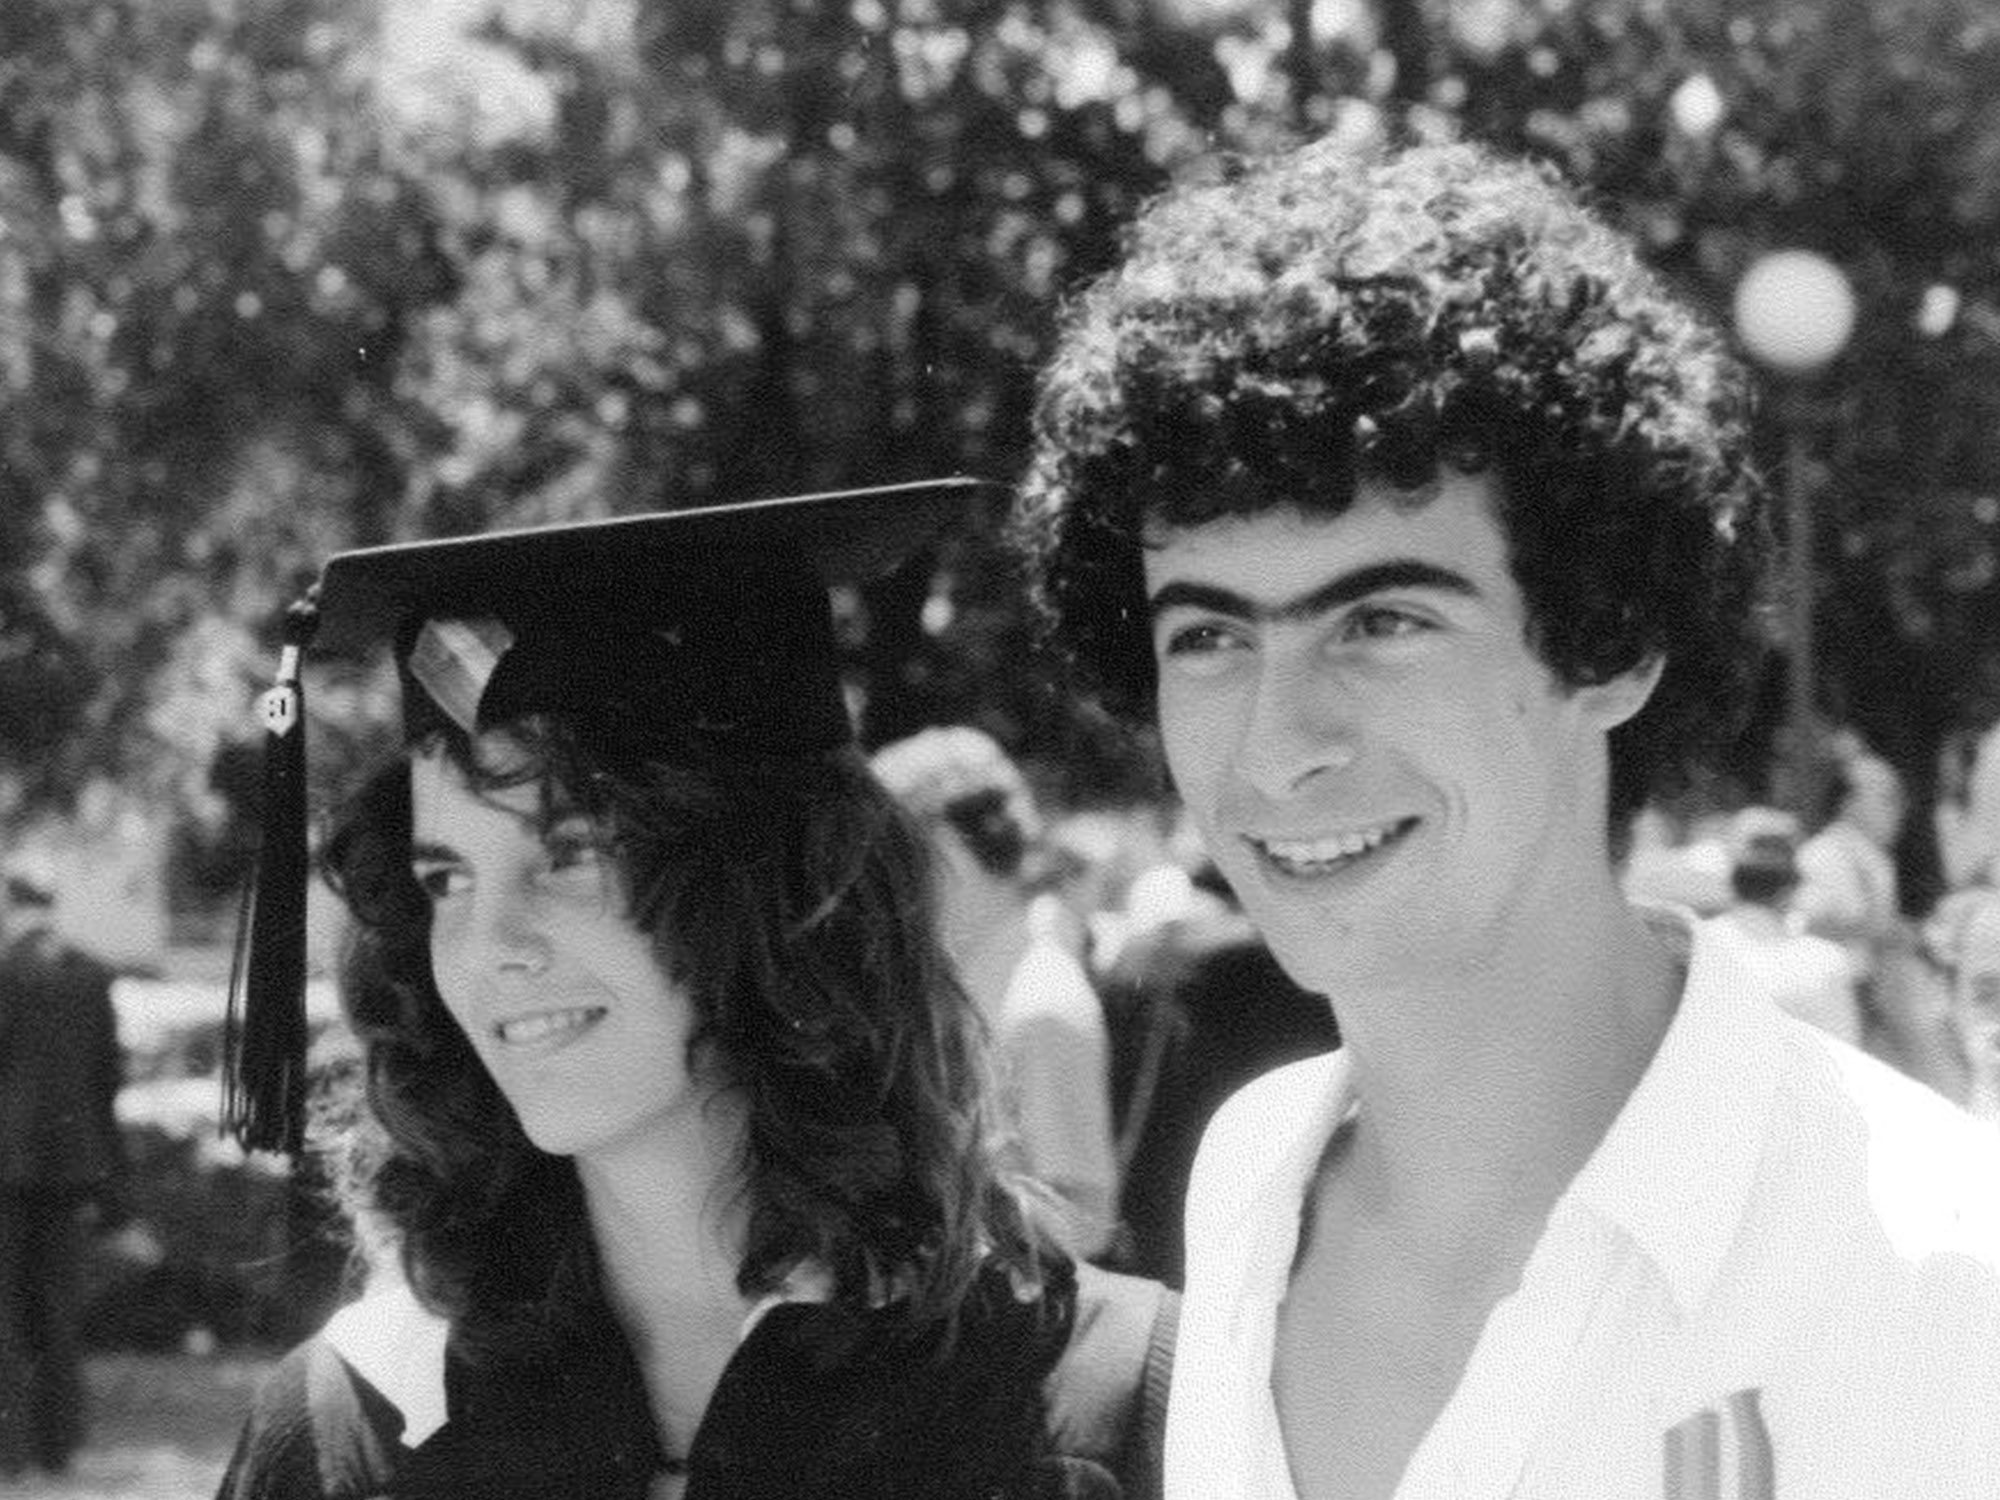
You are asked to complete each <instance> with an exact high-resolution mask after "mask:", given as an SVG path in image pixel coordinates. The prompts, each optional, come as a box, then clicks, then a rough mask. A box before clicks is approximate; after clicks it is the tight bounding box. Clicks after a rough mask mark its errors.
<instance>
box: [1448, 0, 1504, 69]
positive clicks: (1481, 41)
mask: <svg viewBox="0 0 2000 1500" xmlns="http://www.w3.org/2000/svg"><path fill="white" fill-rule="evenodd" d="M1514 11H1515V7H1514V5H1513V4H1512V3H1511V0H1457V3H1456V4H1454V5H1453V6H1452V8H1451V29H1452V30H1453V31H1454V32H1455V33H1457V36H1458V40H1459V42H1460V44H1461V45H1463V46H1464V48H1465V49H1466V51H1468V52H1470V53H1472V54H1473V55H1474V56H1475V57H1494V56H1497V55H1498V53H1499V51H1500V49H1501V48H1502V47H1505V46H1506V45H1507V42H1508V40H1509V39H1510V38H1511V37H1512V35H1513V32H1514Z"/></svg>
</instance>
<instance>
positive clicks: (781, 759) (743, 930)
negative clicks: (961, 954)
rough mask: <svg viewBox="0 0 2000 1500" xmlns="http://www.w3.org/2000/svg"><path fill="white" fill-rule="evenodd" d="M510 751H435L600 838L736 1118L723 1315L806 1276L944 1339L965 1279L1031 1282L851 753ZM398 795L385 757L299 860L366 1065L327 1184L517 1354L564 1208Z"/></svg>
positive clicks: (879, 804) (899, 839) (1027, 1250)
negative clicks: (444, 973)
mask: <svg viewBox="0 0 2000 1500" xmlns="http://www.w3.org/2000/svg"><path fill="white" fill-rule="evenodd" d="M507 733H508V735H509V737H510V738H511V739H513V740H515V741H517V742H518V743H519V744H520V745H521V746H522V747H523V748H525V750H526V751H527V752H528V753H527V756H526V763H527V768H526V769H525V770H524V769H521V765H522V761H521V758H520V757H514V756H510V757H508V758H507V763H506V764H507V768H508V769H507V770H506V771H505V772H504V773H503V772H501V771H498V770H496V769H495V768H494V767H493V766H492V765H491V764H489V763H488V761H487V760H485V759H482V757H481V756H479V755H478V754H477V753H476V752H475V748H474V745H473V743H472V742H471V741H469V740H468V739H467V738H466V737H465V736H462V735H459V734H457V733H456V732H455V731H454V732H450V733H447V734H446V735H443V736H440V737H439V738H438V739H437V740H436V741H433V742H432V745H435V746H438V747H441V748H442V750H443V753H445V754H446V755H448V756H449V757H450V758H451V760H452V761H453V762H454V763H455V764H456V765H457V766H458V767H459V768H460V769H461V770H463V771H464V772H465V774H466V775H467V777H468V778H469V781H470V784H472V785H473V786H475V787H483V788H488V789H492V788H495V787H497V786H500V785H503V784H519V783H520V782H522V781H523V780H528V781H534V782H538V783H539V785H540V788H541V793H542V803H543V807H544V810H545V815H546V816H548V817H549V818H551V819H553V818H555V817H558V816H568V815H572V814H573V813H575V812H577V811H583V812H585V813H587V814H588V815H589V816H591V817H592V818H593V819H594V820H595V821H596V822H597V823H598V826H599V827H600V828H601V829H603V830H604V831H605V832H606V833H607V835H608V836H609V838H610V840H611V842H612V847H613V849H614V851H615V858H616V862H617V864H618V866H619V868H620V870H621V871H622V874H623V876H624V879H625V884H626V889H627V893H628V897H629V902H630V907H629V911H630V917H631V920H632V921H633V922H634V923H635V924H636V925H637V926H638V927H640V928H641V929H642V930H643V931H645V932H647V933H649V934H651V936H652V938H653V941H654V943H655V945H656V949H657V952H658V954H659V957H660V960H661V963H662V965H663V966H664V968H665V970H666V972H668V973H669V974H671V975H672V976H674V978H675V979H676V981H677V982H679V983H680V984H682V985H683V986H685V988H686V990H687V992H688V994H689V995H690V997H691V999H692V1003H693V1005H694V1008H695V1012H696V1023H695V1034H694V1037H693V1039H692V1041H691V1042H690V1054H691V1056H690V1064H691V1066H692V1065H693V1064H694V1062H695V1057H694V1056H693V1054H697V1053H698V1054H700V1061H701V1064H702V1066H703V1067H704V1068H706V1069H708V1070H710V1076H714V1077H718V1078H719V1079H720V1080H721V1081H722V1085H723V1086H724V1087H727V1088H729V1089H732V1090H734V1091H735V1092H737V1093H738V1094H739V1095H740V1096H741V1098H742V1099H743V1101H744V1102H745V1104H746V1106H747V1108H746V1115H747V1121H748V1123H747V1130H746V1138H745V1145H744V1153H745V1158H746V1159H745V1160H744V1162H743V1170H742V1180H741V1188H742V1191H743V1193H744V1194H745V1195H746V1201H747V1210H748V1212H747V1223H748V1231H747V1236H746V1240H745V1244H744V1253H743V1258H742V1261H741V1264H740V1266H739V1269H738V1284H739V1286H740V1287H741V1288H742V1289H743V1290H744V1292H745V1293H747V1294H752V1295H755V1294H759V1293H762V1292H766V1291H770V1290H773V1289H775V1288H776V1287H777V1286H779V1285H780V1284H781V1283H782V1281H783V1280H784V1277H785V1275H786V1273H787V1272H788V1271H790V1270H791V1269H792V1268H793V1267H795V1266H797V1265H798V1264H799V1263H801V1262H802V1261H807V1260H811V1261H816V1262H818V1263H819V1264H821V1265H823V1266H825V1267H827V1268H829V1269H830V1270H831V1271H832V1273H833V1276H834V1281H835V1287H836V1291H835V1295H836V1297H838V1298H841V1299H848V1300H852V1301H855V1302H861V1303H865V1302H868V1301H870V1300H873V1299H875V1298H879V1296H880V1295H881V1292H882V1289H883V1288H884V1287H885V1286H887V1287H893V1288H895V1289H896V1291H897V1292H898V1299H897V1302H896V1306H897V1308H898V1309H899V1311H900V1313H901V1317H902V1321H903V1325H904V1326H905V1327H906V1328H907V1330H908V1331H909V1332H911V1333H912V1334H913V1335H914V1334H916V1333H917V1332H919V1331H923V1330H942V1331H943V1332H944V1333H945V1335H946V1338H947V1340H948V1338H949V1335H950V1332H951V1331H952V1329H953V1327H954V1324H955V1318H954V1313H955V1310H956V1309H957V1308H958V1307H959V1306H960V1304H961V1302H962V1299H963V1298H964V1296H965V1295H966V1293H967V1292H968V1291H969V1289H970V1288H971V1286H972V1284H973V1281H974V1278H975V1276H976V1274H977V1272H978V1268H979V1267H980V1265H981V1264H982V1262H984V1261H986V1260H988V1259H990V1258H994V1257H997V1258H998V1259H999V1261H1000V1263H1001V1264H1003V1265H1006V1266H1008V1267H1009V1268H1010V1269H1013V1270H1016V1271H1017V1272H1019V1273H1022V1274H1024V1275H1026V1276H1028V1277H1030V1278H1033V1277H1035V1276H1036V1274H1037V1272H1038V1270H1039V1263H1040V1261H1041V1259H1042V1257H1043V1255H1044V1253H1045V1251H1044V1242H1043V1241H1042V1240H1041V1239H1040V1238H1039V1237H1038V1235H1037V1233H1036V1231H1035V1230H1034V1229H1033V1227H1032V1226H1031V1223H1030V1222H1029V1220H1028V1218H1027V1216H1026V1214H1025V1213H1024V1211H1023V1208H1022V1206H1021V1200H1020V1198H1019V1197H1018V1196H1017V1194H1016V1192H1015V1191H1014V1189H1013V1187H1012V1185H1010V1184H1009V1183H1008V1182H1007V1181H1006V1180H1005V1178H1004V1177H1003V1176H1002V1175H1001V1174H1000V1172H999V1171H998V1170H997V1169H996V1167H995V1165H994V1162H995V1160H996V1158H995V1156H994V1155H993V1153H992V1151H991V1150H990V1149H989V1147H990V1144H991V1142H990V1138H989V1131H991V1130H992V1129H993V1128H994V1127H993V1122H992V1117H991V1114H990V1106H989V1103H988V1099H989V1092H988V1088H987V1082H986V1078H985V1062H984V1057H985V1052H984V1048H983V1046H982V1043H981V1037H980V1033H979V1029H978V1027H979V1022H978V1018H977V1013H976V1011H975V1010H974V1009H973V1007H972V1005H971V1003H970V1001H969V1000H968V999H967V998H966V996H965V994H964V992H963V991H962V990H961V988H960V987H959V985H958V983H957V981H956V980H955V978H954V977H953V976H952V973H951V970H950V968H949V965H948V963H947V961H946V959H945V958H944V956H943V953H942V950H941V949H940V948H939V946H938V942H937V938H936V935H935V931H936V930H935V924H934V923H933V921H932V920H931V907H930V897H929V894H928V886H927V879H928V871H927V867H926V864H925V856H924V849H925V846H924V844H923V841H922V839H921V837H920V836H919V835H918V834H916V832H915V831H914V830H913V828H912V826H911V825H910V824H909V823H908V821H907V820H906V816H905V815H904V814H903V813H902V812H901V811H900V809H899V808H898V807H897V806H896V805H895V804H894V802H893V801H892V799H891V798H890V797H889V796H888V794H887V793H886V792H885V791H884V790H883V789H882V788H881V786H880V785H879V784H878V783H877V782H876V781H875V780H874V778H873V777H872V776H871V775H870V774H869V772H868V770H867V767H866V764H865V763H864V761H863V760H862V758H861V756H860V755H859V753H858V752H856V751H854V750H852V749H842V750H838V751H833V752H827V753H823V754H810V755H767V754H759V753H755V752H748V751H745V750H743V749H742V748H741V747H736V746H723V745H719V744H716V743H714V742H712V741H704V740H703V739H702V738H701V737H699V736H697V735H693V734H689V735H685V736H678V737H676V739H675V740H674V742H672V743H667V744H662V743H659V742H657V741H655V742H651V743H646V744H632V743H628V742H627V741H628V740H629V736H625V735H621V733H620V732H619V731H618V730H616V729H607V728H604V727H603V726H596V727H593V726H592V725H590V724H589V723H587V722H580V721H570V720H566V719H562V718H555V717H537V718H534V719H530V720H527V721H524V722H522V723H519V724H515V725H511V726H509V727H508V729H507ZM431 747H432V746H426V747H424V748H431ZM409 788H410V778H409V765H408V762H407V761H406V760H405V761H401V762H398V763H397V764H395V765H393V766H391V767H389V768H387V769H386V770H385V771H383V772H381V773H379V774H378V775H377V776H376V777H375V778H374V779H373V780H372V781H370V782H369V783H368V784H367V785H366V786H365V787H364V788H363V789H362V790H361V792H360V793H359V794H358V795H357V796H356V797H355V798H353V799H352V801H351V802H350V803H349V804H348V805H347V806H346V808H345V809H344V810H343V813H342V815H341V816H340V817H339V818H338V820H337V822H336V825H335V827H334V828H333V830H332V832H331V834H330V836H329V838H328V840H327V842H326V845H325V849H324V852H323V854H322V868H323V870H324V872H325V874H326V876H327V879H328V881H329V883H330V884H331V885H332V886H333V888H334V889H335V890H336V891H337V892H338V893H339V894H340V895H341V897H342V898H343V899H344V900H345V902H346V903H347V905H348V907H349V909H350V910H351V912H352V914H353V921H352V923H351V926H350V936H349V939H348V942H347V949H346V953H345V957H344V970H343V974H342V982H343V1003H344V1005H345V1008H346V1011H347V1014H348V1017H349V1019H350V1022H351V1023H352V1025H353V1027H354V1029H355V1031H356V1032H357V1034H358V1035H359V1037H360V1038H361V1040H362V1042H363V1046H364V1054H365V1078H366V1084H365V1088H366V1100H365V1105H366V1107H365V1109H363V1111H362V1118H361V1120H360V1121H359V1122H358V1125H357V1127H356V1128H355V1129H354V1130H353V1131H351V1132H347V1133H346V1142H345V1144H343V1145H342V1146H341V1147H340V1149H339V1150H338V1152H337V1158H338V1160H337V1169H338V1170H337V1174H336V1175H337V1177H338V1179H339V1182H340V1187H341V1191H342V1193H343V1196H344V1198H345V1199H346V1201H347V1204H348V1206H349V1208H350V1210H351V1211H352V1212H354V1213H355V1214H356V1215H357V1216H359V1217H360V1218H361V1219H362V1220H363V1221H364V1222H372V1223H373V1224H375V1225H377V1226H379V1227H380V1228H382V1229H386V1230H387V1231H388V1232H389V1235H388V1237H389V1238H390V1239H391V1240H392V1241H393V1242H394V1243H395V1245H396V1246H397V1247H398V1249H399V1253H400V1256H401V1260H402V1265H403V1269H404V1272H405V1274H406V1276H407V1278H408V1279H409V1281H410V1284H411V1285H412V1287H413V1288H414V1289H415V1290H416V1292H417V1293H418V1295H419V1296H420V1297H421V1298H423V1299H424V1301H425V1302H426V1303H427V1304H429V1305H430V1306H432V1307H433V1308H434V1309H435V1310H437V1311H439V1312H441V1313H444V1314H445V1315H447V1316H451V1317H454V1318H460V1319H464V1317H465V1315H466V1314H468V1313H477V1314H480V1317H479V1318H477V1319H474V1320H472V1321H474V1322H478V1323H483V1324H486V1325H488V1326H496V1327H497V1326H505V1327H506V1328H507V1329H508V1330H509V1332H508V1333H507V1335H506V1336H507V1337H508V1338H510V1339H515V1340H517V1341H518V1338H519V1336H520V1333H521V1330H522V1328H523V1327H524V1326H526V1327H534V1326H536V1325H537V1324H539V1323H546V1322H547V1320H549V1319H551V1318H553V1319H557V1320H559V1319H560V1317H561V1314H562V1312H563V1306H562V1303H563V1301H564V1297H563V1295H562V1294H559V1293H558V1292H557V1291H555V1290H554V1288H556V1287H557V1286H558V1285H559V1284H565V1285H566V1284H567V1278H566V1269H565V1268H566V1267H568V1266H570V1265H571V1264H573V1260H572V1257H573V1256H574V1254H575V1252H576V1250H577V1248H578V1246H579V1244H580V1243H581V1242H582V1241H583V1239H584V1235H583V1230H582V1225H583V1224H584V1222H585V1220H584V1213H583V1203H582V1196H581V1188H580V1185H579V1182H578V1179H577V1176H576V1173H575V1170H574V1167H573V1165H572V1164H571V1163H570V1162H569V1161H568V1160H567V1159H565V1158H558V1157H554V1156H549V1155H547V1154H545V1153H543V1152H541V1151H540V1150H538V1149H537V1148H536V1147H535V1146H533V1145H532V1144H531V1143H530V1142H529V1140H528V1138H527V1137H526V1135H525V1134H524V1133H523V1131H522V1129H521V1127H520V1124H519V1123H518V1121H517V1120H516V1118H515V1116H514V1113H513V1111H512V1109H511V1108H510V1106H509V1105H508V1104H507V1102H506V1100H505V1099H504V1098H503V1096H502V1095H501V1093H500V1091H499V1089H498V1088H497V1086H496V1085H495V1084H494V1082H493V1081H492V1079H491V1077H490V1076H489V1075H488V1074H487V1072H486V1069H485V1068H484V1066H483V1065H482V1064H481V1063H480V1061H479V1059H478V1057H477V1056H476V1054H475V1053H474V1051H473V1049H472V1047H471V1044H470V1043H469V1042H468V1041H467V1039H466V1038H465V1036H464V1034H463V1032H462V1031H461V1030H460V1028H459V1027H458V1025H457V1024H456V1023H455V1022H454V1021H453V1019H452V1017H451V1016H450V1014H449V1013H448V1012H447V1010H446V1009H445V1006H444V1002H443V1000H442V999H441V998H440V996H439V994H438V991H437V987H436V984H435V982H434V980H433V978H432V973H431V963H430V942H429V932H430V910H429V904H428V901H427V899H426V897H425V895H424V893H423V891H422V890H421V889H420V888H419V887H418V886H417V884H416V882H415V880H414V879H413V877H412V875H411V870H410V835H411V812H410V790H409ZM717 1070H719V1071H717Z"/></svg>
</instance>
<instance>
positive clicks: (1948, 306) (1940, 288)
mask: <svg viewBox="0 0 2000 1500" xmlns="http://www.w3.org/2000/svg"><path fill="white" fill-rule="evenodd" d="M1958 307H1959V295H1958V288H1957V287H1955V286H1948V285H1947V284H1946V283H1944V282H1942V281H1934V282H1932V283H1931V284H1930V285H1929V286H1927V287H1925V288H1924V300H1923V301H1922V302H1921V303H1919V304H1918V305H1917V332H1918V333H1921V334H1922V335H1923V336H1924V337H1925V338H1927V339H1941V338H1943V337H1944V336H1945V335H1946V334H1947V333H1950V332H1951V325H1952V324H1954V323H1956V322H1957V321H1958Z"/></svg>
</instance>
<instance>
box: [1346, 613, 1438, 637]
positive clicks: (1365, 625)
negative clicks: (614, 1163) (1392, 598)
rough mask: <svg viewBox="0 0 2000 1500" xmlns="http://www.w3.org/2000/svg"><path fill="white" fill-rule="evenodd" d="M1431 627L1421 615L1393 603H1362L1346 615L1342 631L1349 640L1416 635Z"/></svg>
mask: <svg viewBox="0 0 2000 1500" xmlns="http://www.w3.org/2000/svg"><path fill="white" fill-rule="evenodd" d="M1430 628H1431V624H1430V621H1429V620H1427V619H1425V618H1423V617H1422V616H1421V615H1416V614H1412V613H1411V612H1410V611H1409V610H1406V609H1397V608H1396V607H1394V606H1393V605H1387V604H1370V605H1363V606H1362V607H1361V608H1359V609H1357V610H1355V611H1354V612H1353V613H1352V614H1350V615H1349V616H1348V617H1347V623H1346V629H1345V631H1344V632H1343V633H1344V634H1345V635H1346V636H1347V638H1348V639H1350V640H1371V641H1380V640H1394V639H1396V638H1397V637H1399V636H1406V635H1417V634H1419V633H1421V632H1423V631H1426V630H1429V629H1430Z"/></svg>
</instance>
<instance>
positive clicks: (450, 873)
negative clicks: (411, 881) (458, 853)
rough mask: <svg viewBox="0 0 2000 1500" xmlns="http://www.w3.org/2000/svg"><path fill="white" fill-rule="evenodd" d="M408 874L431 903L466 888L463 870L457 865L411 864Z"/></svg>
mask: <svg viewBox="0 0 2000 1500" xmlns="http://www.w3.org/2000/svg"><path fill="white" fill-rule="evenodd" d="M410 874H411V875H412V876H414V877H415V879H416V882H417V886H418V888H419V889H420V890H422V891H423V893H424V894H425V895H426V896H428V897H430V899H431V900H432V902H433V903H435V902H438V901H443V900H444V899H446V898H447V897H449V896H456V895H458V894H459V893H460V892H462V891H463V890H464V889H465V888H466V876H465V871H464V870H463V869H461V868H460V867H459V866H457V865H445V864H436V865H432V864H420V865H413V866H412V867H411V869H410Z"/></svg>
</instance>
